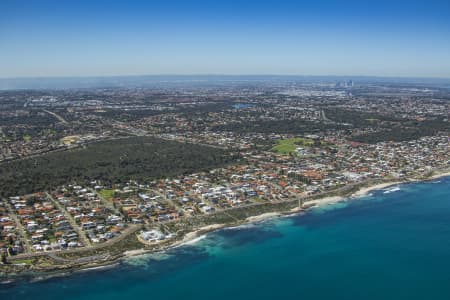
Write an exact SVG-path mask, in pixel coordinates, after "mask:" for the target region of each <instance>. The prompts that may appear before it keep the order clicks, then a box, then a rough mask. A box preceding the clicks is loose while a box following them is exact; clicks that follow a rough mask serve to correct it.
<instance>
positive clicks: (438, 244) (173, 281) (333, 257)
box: [0, 177, 450, 300]
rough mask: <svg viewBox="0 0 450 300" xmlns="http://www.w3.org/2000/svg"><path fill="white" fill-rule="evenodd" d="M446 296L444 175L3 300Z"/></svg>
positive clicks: (447, 200)
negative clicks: (434, 179)
mask: <svg viewBox="0 0 450 300" xmlns="http://www.w3.org/2000/svg"><path fill="white" fill-rule="evenodd" d="M282 298H284V299H410V300H411V299H450V177H447V178H442V179H439V180H436V181H434V182H427V183H414V184H405V185H400V189H399V190H396V191H392V192H386V190H380V191H375V192H373V193H372V194H371V196H366V197H362V198H358V199H356V200H353V201H347V202H343V203H338V204H334V205H329V206H325V207H322V208H316V209H314V210H312V211H310V212H309V213H307V214H306V215H303V216H292V217H286V218H281V219H272V220H269V221H266V222H263V223H259V224H251V225H248V226H244V227H239V228H233V229H226V230H221V231H217V232H214V233H211V234H208V235H207V236H206V237H204V238H203V239H202V240H200V241H198V242H197V243H196V244H193V245H186V246H183V247H179V248H176V249H172V250H170V251H167V252H165V253H159V254H153V255H144V256H139V257H135V258H132V259H129V260H127V261H125V262H123V263H120V264H119V265H118V266H115V267H114V268H111V269H107V270H93V271H86V272H81V273H76V274H72V275H70V276H66V277H59V278H52V279H47V280H42V281H34V282H30V281H29V280H22V281H18V282H15V283H12V284H4V285H0V299H34V300H39V299H46V300H49V299H63V300H69V299H97V300H103V299H108V300H113V299H199V300H201V299H208V300H210V299H227V300H229V299H282Z"/></svg>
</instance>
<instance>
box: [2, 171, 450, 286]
mask: <svg viewBox="0 0 450 300" xmlns="http://www.w3.org/2000/svg"><path fill="white" fill-rule="evenodd" d="M443 177H450V172H443V173H439V174H435V175H432V176H430V177H428V178H405V179H404V180H399V181H392V182H384V183H377V184H373V185H369V186H366V187H364V186H361V187H359V188H358V190H357V191H354V192H352V193H351V194H349V195H345V196H325V195H324V197H322V198H318V199H311V200H309V201H308V200H307V201H305V202H304V206H306V208H305V207H302V208H300V207H294V208H292V209H290V210H286V211H282V210H280V211H278V212H276V211H275V212H263V213H260V214H256V215H254V216H249V217H247V218H245V219H243V220H240V221H235V222H232V223H216V224H209V225H206V226H202V227H199V228H196V229H194V230H192V231H189V232H187V233H186V234H184V235H183V236H182V237H181V238H180V239H178V240H177V239H176V240H174V241H172V242H168V243H167V244H164V245H161V244H159V245H158V244H155V246H158V247H159V248H158V249H154V248H153V249H145V248H144V247H145V246H146V245H145V244H143V245H142V246H143V248H141V249H134V250H125V251H123V252H122V253H121V255H115V256H114V257H112V258H111V260H106V261H97V262H92V263H90V264H87V265H83V266H69V267H68V268H56V267H55V268H54V269H48V270H37V271H35V273H34V272H33V271H30V270H26V271H24V272H18V273H11V274H8V273H6V277H4V275H3V274H0V279H1V281H0V283H2V282H5V281H8V283H9V282H10V281H12V282H15V281H16V280H17V279H18V280H20V279H21V278H24V277H25V278H29V279H30V278H31V280H33V278H45V279H49V278H53V277H58V276H67V275H71V274H73V273H77V272H80V271H90V270H97V269H104V268H108V267H114V266H116V265H118V264H120V262H121V261H123V260H124V259H127V258H130V257H135V256H139V255H144V254H149V253H160V252H165V251H167V250H170V249H175V248H178V247H182V246H184V245H190V244H194V243H195V242H197V240H198V239H202V238H201V237H202V236H205V235H206V234H208V233H211V232H214V231H217V230H220V229H224V228H234V227H239V226H242V225H246V224H251V223H259V222H264V221H267V220H269V219H273V218H279V217H282V216H293V215H296V214H300V213H305V212H306V211H308V210H309V209H310V208H313V207H318V206H323V205H328V204H333V203H338V202H342V201H353V200H357V198H360V197H364V196H367V195H368V194H369V193H370V192H371V191H375V190H382V189H386V188H388V187H391V186H395V185H400V184H407V183H414V182H429V181H432V180H436V179H439V178H443ZM44 255H45V254H44ZM8 275H10V276H11V277H10V276H8Z"/></svg>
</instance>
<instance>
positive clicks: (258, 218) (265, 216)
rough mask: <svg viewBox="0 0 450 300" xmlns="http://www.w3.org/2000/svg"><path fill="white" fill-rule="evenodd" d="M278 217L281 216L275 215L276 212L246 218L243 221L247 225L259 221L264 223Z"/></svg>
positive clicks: (279, 214)
mask: <svg viewBox="0 0 450 300" xmlns="http://www.w3.org/2000/svg"><path fill="white" fill-rule="evenodd" d="M279 216H281V213H277V212H270V213H264V214H261V215H258V216H253V217H248V218H247V219H245V222H248V223H252V222H259V221H264V220H266V219H269V218H274V217H279Z"/></svg>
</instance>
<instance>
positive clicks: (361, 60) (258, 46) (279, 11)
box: [0, 0, 450, 78]
mask: <svg viewBox="0 0 450 300" xmlns="http://www.w3.org/2000/svg"><path fill="white" fill-rule="evenodd" d="M242 2H243V1H241V2H239V1H235V0H230V1H205V0H203V1H201V0H197V1H180V0H177V1H161V0H156V1H124V0H122V1H117V0H116V1H113V0H110V1H105V0H92V1H87V0H79V1H54V0H53V1H50V0H41V1H35V0H30V1H23V0H16V1H13V0H3V1H1V2H0V78H16V77H90V76H127V75H169V74H174V75H175V74H176V75H191V74H220V75H222V74H223V75H248V74H251V75H264V74H271V75H272V74H273V75H308V76H328V75H335V76H388V77H436V78H450V3H449V2H448V1H441V0H430V1H417V0H412V1H388V0H380V1H372V2H370V3H364V2H363V1H356V0H349V1H333V0H317V1H286V0H280V1H274V0H268V1H255V0H251V1H245V2H244V3H242Z"/></svg>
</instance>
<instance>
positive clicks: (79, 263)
mask: <svg viewBox="0 0 450 300" xmlns="http://www.w3.org/2000/svg"><path fill="white" fill-rule="evenodd" d="M446 176H450V172H442V173H439V174H434V175H432V176H430V177H427V178H408V179H406V178H405V179H401V180H399V179H390V180H382V181H380V180H376V181H366V182H360V183H358V184H354V185H349V186H344V187H342V188H340V189H339V190H333V191H330V192H327V193H322V194H316V195H311V196H306V197H304V198H303V199H302V201H301V203H302V205H303V206H299V199H292V200H289V201H283V202H277V203H264V204H259V205H250V206H243V207H240V208H237V209H232V210H227V211H226V212H220V211H219V212H217V213H214V214H210V215H206V216H204V217H203V218H196V219H192V220H187V221H179V222H177V223H168V224H167V225H166V226H169V227H170V228H171V229H173V230H176V232H177V233H176V235H175V236H174V237H173V238H171V239H168V240H164V241H161V242H160V243H150V244H145V243H142V241H140V240H139V239H138V232H137V231H136V230H135V231H133V232H131V233H130V234H129V235H127V236H126V237H123V238H122V239H121V240H120V241H117V242H116V243H112V244H111V245H107V246H105V247H98V248H96V249H93V250H88V249H86V250H85V251H75V252H68V253H65V252H57V253H39V254H35V255H31V256H30V255H29V256H26V257H25V256H21V257H17V258H13V259H11V260H9V264H6V265H0V278H2V279H5V280H11V279H13V280H14V279H17V278H21V277H26V278H29V277H35V276H41V277H42V276H43V274H44V275H45V276H60V275H61V273H64V274H70V273H73V272H76V271H79V270H82V269H95V268H101V267H105V266H109V265H112V264H116V263H118V262H120V261H121V260H122V259H124V258H129V257H131V256H136V255H142V254H148V253H155V252H161V251H165V250H168V249H171V248H175V247H180V246H183V245H186V244H191V243H193V242H195V241H196V240H197V239H199V238H201V237H202V236H204V235H205V234H207V233H209V232H212V231H216V230H220V229H223V228H227V227H235V226H241V225H244V224H248V223H255V222H263V221H266V220H268V219H272V218H276V217H280V216H286V215H293V214H298V213H303V212H305V211H307V210H308V209H309V208H311V207H316V206H321V205H328V204H332V203H336V202H340V201H347V200H356V199H357V198H359V197H362V196H365V195H367V194H368V193H370V192H371V191H374V190H381V189H386V188H388V187H391V186H394V185H399V184H404V183H410V182H416V181H430V180H436V179H438V178H441V177H446ZM25 259H28V260H31V261H33V263H34V264H26V263H22V262H21V261H23V260H25Z"/></svg>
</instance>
